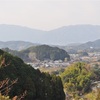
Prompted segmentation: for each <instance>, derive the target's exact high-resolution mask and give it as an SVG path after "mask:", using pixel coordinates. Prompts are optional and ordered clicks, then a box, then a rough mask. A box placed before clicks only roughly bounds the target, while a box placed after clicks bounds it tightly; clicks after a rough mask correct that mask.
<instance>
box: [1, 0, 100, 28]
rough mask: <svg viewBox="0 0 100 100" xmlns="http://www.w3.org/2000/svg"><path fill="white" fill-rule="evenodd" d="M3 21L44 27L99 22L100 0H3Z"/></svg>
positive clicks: (2, 22)
mask: <svg viewBox="0 0 100 100" xmlns="http://www.w3.org/2000/svg"><path fill="white" fill-rule="evenodd" d="M0 24H12V25H13V24H14V25H21V26H27V27H31V28H36V29H42V30H51V29H54V28H58V27H61V26H68V25H75V24H93V25H100V0H0Z"/></svg>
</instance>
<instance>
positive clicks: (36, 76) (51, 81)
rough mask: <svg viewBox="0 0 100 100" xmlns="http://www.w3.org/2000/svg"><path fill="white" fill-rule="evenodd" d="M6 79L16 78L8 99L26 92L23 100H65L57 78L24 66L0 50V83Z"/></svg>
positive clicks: (21, 61)
mask: <svg viewBox="0 0 100 100" xmlns="http://www.w3.org/2000/svg"><path fill="white" fill-rule="evenodd" d="M6 78H9V79H10V80H15V79H17V78H18V81H17V83H16V84H15V85H14V86H13V87H12V88H11V90H10V92H9V94H8V95H9V96H10V98H11V97H14V96H16V95H17V96H19V95H20V94H22V93H24V91H27V95H26V96H25V98H24V100H65V95H64V92H63V85H62V82H61V79H60V77H59V76H54V75H49V74H48V73H41V72H40V71H39V70H35V69H34V68H32V67H31V66H30V65H26V64H25V63H24V62H23V60H21V59H20V58H18V57H14V56H12V55H11V54H8V53H7V52H4V51H2V50H0V81H2V80H5V79H6ZM3 93H4V91H3ZM1 94H2V92H1Z"/></svg>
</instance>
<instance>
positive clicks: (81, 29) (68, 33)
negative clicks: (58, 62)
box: [0, 25, 100, 45]
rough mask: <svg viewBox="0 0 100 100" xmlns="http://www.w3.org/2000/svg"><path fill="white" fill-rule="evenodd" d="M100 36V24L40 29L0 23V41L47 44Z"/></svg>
mask: <svg viewBox="0 0 100 100" xmlns="http://www.w3.org/2000/svg"><path fill="white" fill-rule="evenodd" d="M99 38H100V25H71V26H63V27H60V28H57V29H54V30H50V31H42V30H37V29H32V28H28V27H22V26H16V25H0V40H1V41H13V40H14V41H19V40H20V41H29V42H32V43H39V44H49V45H67V44H69V43H84V42H88V41H94V40H96V39H99Z"/></svg>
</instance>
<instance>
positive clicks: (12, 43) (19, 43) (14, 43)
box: [0, 41, 38, 50]
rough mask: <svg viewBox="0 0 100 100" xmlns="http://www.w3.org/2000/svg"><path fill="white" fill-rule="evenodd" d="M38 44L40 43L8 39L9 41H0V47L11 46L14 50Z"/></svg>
mask: <svg viewBox="0 0 100 100" xmlns="http://www.w3.org/2000/svg"><path fill="white" fill-rule="evenodd" d="M36 45H38V44H35V43H31V42H25V41H7V42H1V41H0V48H10V49H12V50H23V49H26V48H29V47H31V46H36Z"/></svg>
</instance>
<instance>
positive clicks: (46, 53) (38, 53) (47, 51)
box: [4, 45, 70, 61]
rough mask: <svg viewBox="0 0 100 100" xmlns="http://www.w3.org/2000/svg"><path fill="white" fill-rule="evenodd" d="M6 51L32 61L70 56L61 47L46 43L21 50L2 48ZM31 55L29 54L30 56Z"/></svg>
mask: <svg viewBox="0 0 100 100" xmlns="http://www.w3.org/2000/svg"><path fill="white" fill-rule="evenodd" d="M4 50H5V51H6V52H10V53H11V54H13V55H16V56H18V57H20V58H22V59H23V60H24V61H34V60H36V59H38V60H41V61H43V60H46V59H47V60H48V59H49V60H64V59H65V58H67V60H70V56H69V55H68V54H67V52H66V51H65V50H63V49H59V48H57V47H50V46H48V45H41V46H36V47H30V48H28V49H26V50H23V51H20V52H18V51H14V50H10V49H8V48H6V49H4ZM30 55H31V56H30Z"/></svg>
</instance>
